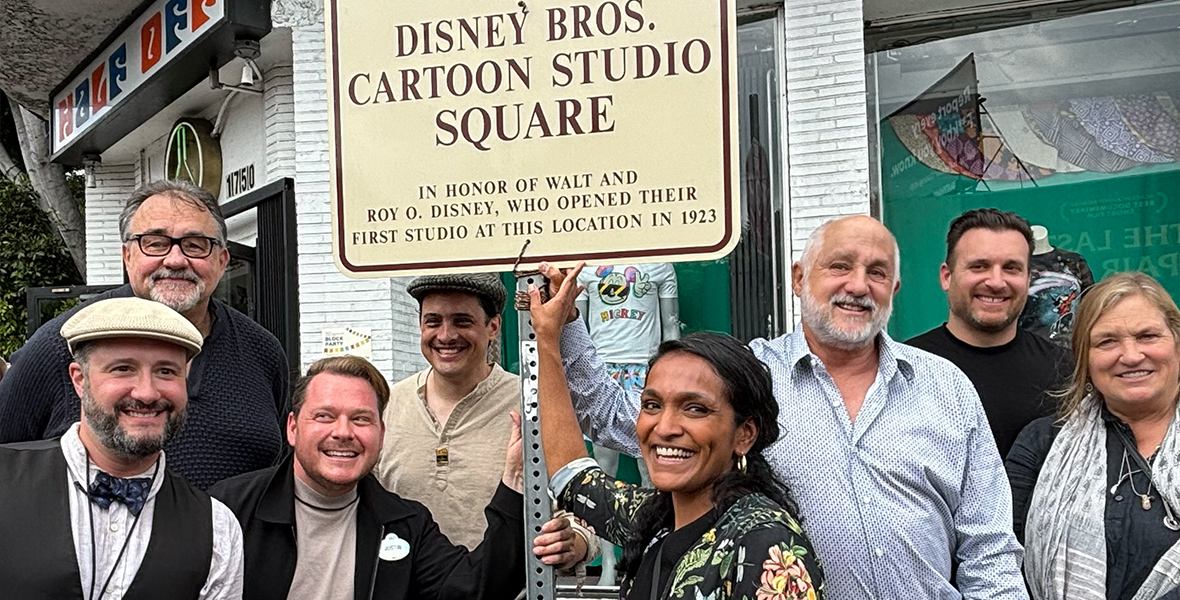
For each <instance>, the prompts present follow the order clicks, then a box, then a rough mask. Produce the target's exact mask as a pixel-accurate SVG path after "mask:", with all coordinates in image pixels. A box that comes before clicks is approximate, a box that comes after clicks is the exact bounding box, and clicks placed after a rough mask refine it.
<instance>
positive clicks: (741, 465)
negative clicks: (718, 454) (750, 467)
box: [737, 454, 746, 475]
mask: <svg viewBox="0 0 1180 600" xmlns="http://www.w3.org/2000/svg"><path fill="white" fill-rule="evenodd" d="M737 469H738V471H739V472H741V474H742V475H745V474H746V455H745V454H739V455H738V459H737Z"/></svg>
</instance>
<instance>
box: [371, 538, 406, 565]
mask: <svg viewBox="0 0 1180 600" xmlns="http://www.w3.org/2000/svg"><path fill="white" fill-rule="evenodd" d="M409 554H410V543H409V542H407V541H405V540H403V539H401V538H400V537H398V536H397V534H396V533H391V534H389V535H386V536H385V539H383V540H381V550H380V551H379V552H378V553H377V557H378V558H380V559H381V560H401V559H403V558H405V557H406V556H408V555H409Z"/></svg>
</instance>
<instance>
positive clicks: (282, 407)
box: [0, 181, 291, 489]
mask: <svg viewBox="0 0 1180 600" xmlns="http://www.w3.org/2000/svg"><path fill="white" fill-rule="evenodd" d="M119 233H120V236H121V239H122V242H123V245H122V251H123V266H124V267H125V268H126V271H127V280H128V281H129V283H128V284H127V285H124V286H121V287H118V288H115V289H113V290H110V291H108V292H104V293H102V294H100V295H98V296H96V297H95V298H93V299H91V300H89V301H88V302H90V303H93V302H96V301H98V300H103V299H106V298H116V297H117V298H123V297H131V296H134V297H137V298H143V299H145V300H154V301H156V302H159V303H161V304H163V305H164V306H167V307H168V308H171V309H172V310H174V311H176V312H178V313H180V314H181V315H183V316H184V318H185V319H187V320H188V321H189V322H190V323H192V325H193V326H194V327H196V328H197V330H198V331H200V332H201V335H202V337H203V338H204V344H203V347H204V351H203V352H201V354H200V356H198V357H197V358H196V359H195V360H193V362H192V365H191V372H190V374H189V377H188V398H189V402H191V403H192V410H191V411H189V412H190V417H189V422H188V427H185V428H184V431H182V432H181V433H180V435H178V436H177V437H176V438H175V439H173V440H172V442H171V444H169V446H168V456H169V459H170V460H171V462H172V467H173V469H174V470H175V471H176V472H177V473H178V474H179V475H181V476H183V477H184V478H185V479H187V480H188V481H189V483H192V484H193V485H195V486H197V487H199V488H201V489H206V488H208V487H209V486H211V485H213V484H214V483H216V482H218V481H220V480H222V479H225V478H227V477H232V476H234V475H237V474H240V473H245V472H247V471H253V470H255V469H260V468H262V467H267V466H270V465H273V464H274V463H275V461H276V460H277V459H278V458H279V455H280V453H282V451H283V449H284V448H285V447H286V444H284V442H283V429H284V428H285V427H286V421H285V419H286V418H287V412H288V407H289V398H288V390H289V385H290V379H291V376H290V366H289V365H288V364H287V358H286V355H285V354H284V352H283V349H282V346H280V345H279V341H278V340H277V339H276V338H275V336H274V335H272V334H271V333H270V332H268V331H267V330H266V329H263V327H262V326H261V325H259V324H258V323H255V322H254V321H252V320H250V318H249V317H247V316H246V315H244V314H242V313H240V312H238V311H236V310H234V309H233V308H231V307H229V306H227V305H226V304H224V303H222V302H220V301H218V300H215V299H214V298H213V297H212V296H213V291H214V289H216V288H217V284H218V282H219V281H220V280H221V277H222V275H223V274H224V273H225V268H226V265H227V264H228V262H229V251H228V250H226V243H227V242H226V225H225V218H224V217H223V216H222V214H221V208H220V206H219V205H218V204H217V198H215V197H213V195H212V194H210V193H209V192H208V191H205V190H203V189H201V188H199V187H197V186H195V185H193V184H192V183H189V182H187V181H158V182H154V183H149V184H147V185H144V186H143V187H141V188H139V189H137V190H135V192H133V193H132V194H131V196H130V197H129V198H128V199H127V203H126V205H125V206H124V208H123V212H122V214H121V215H120V216H119ZM83 306H85V305H83ZM77 310H78V309H77V308H74V309H71V310H70V311H69V312H66V313H65V314H62V315H59V316H58V317H56V318H54V319H52V320H50V321H49V322H47V323H45V324H44V325H42V326H41V328H40V329H38V330H37V331H36V333H34V334H33V335H32V337H30V338H29V340H28V341H27V342H25V345H24V346H23V347H22V348H21V349H20V350H18V351H17V352H16V353H15V354H13V356H12V368H11V369H10V370H9V372H8V374H7V375H6V376H5V377H4V379H3V380H2V381H0V443H8V442H27V441H32V440H44V439H50V438H53V437H57V436H59V435H61V434H62V432H64V431H65V430H66V428H67V427H69V426H70V424H72V423H73V422H74V421H77V420H78V402H79V399H78V396H77V394H75V393H74V388H73V385H72V384H71V383H70V380H69V378H68V377H66V366H67V365H69V364H70V360H71V357H70V353H69V350H68V349H67V348H66V344H65V340H63V339H62V336H60V335H58V331H59V330H60V329H61V326H62V324H63V323H65V321H66V319H69V318H70V317H71V316H72V315H73V313H74V312H75V311H77Z"/></svg>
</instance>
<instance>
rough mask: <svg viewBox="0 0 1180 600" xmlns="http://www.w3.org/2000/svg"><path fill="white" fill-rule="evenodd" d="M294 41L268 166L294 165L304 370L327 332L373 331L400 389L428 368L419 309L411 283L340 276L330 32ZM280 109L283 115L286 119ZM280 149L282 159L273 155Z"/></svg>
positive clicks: (308, 33)
mask: <svg viewBox="0 0 1180 600" xmlns="http://www.w3.org/2000/svg"><path fill="white" fill-rule="evenodd" d="M291 34H292V35H291V38H292V49H293V55H294V59H293V61H292V62H293V64H292V66H291V68H290V84H291V90H292V110H291V111H290V112H289V113H287V114H280V115H279V116H277V117H276V119H275V120H274V123H275V125H276V126H275V127H273V128H271V127H268V140H267V141H268V161H269V160H271V159H272V158H273V159H275V160H276V161H277V163H278V164H279V165H284V164H287V165H289V166H287V167H286V168H288V169H290V171H291V172H292V173H293V174H294V176H295V194H296V201H295V205H296V213H297V222H298V228H299V249H298V260H299V278H300V280H299V283H300V303H299V313H300V332H301V338H302V339H301V343H300V350H301V353H302V356H301V362H302V363H303V364H304V365H305V366H306V365H308V364H310V363H311V362H312V361H314V360H315V359H317V358H319V352H320V344H321V341H322V337H321V336H322V332H323V329H324V328H327V327H339V326H344V325H357V326H362V327H371V328H372V331H373V363H374V364H375V365H376V366H377V368H378V369H380V370H381V372H382V373H383V374H384V375H385V376H386V377H387V378H388V379H389V380H390V381H391V382H395V381H398V380H400V379H402V378H403V377H405V376H406V375H408V374H410V373H411V372H413V371H415V370H417V369H418V368H420V365H421V364H422V356H421V353H420V352H419V351H418V344H417V334H418V330H417V305H416V304H413V305H408V304H407V303H406V302H405V300H404V298H399V296H401V297H405V298H408V295H407V294H405V284H404V282H403V283H401V284H400V285H399V284H397V283H395V281H396V280H390V279H351V278H348V277H345V276H344V275H343V274H341V273H340V272H339V271H337V270H336V267H335V263H334V261H333V259H332V244H331V242H332V229H331V204H330V202H331V198H330V197H329V185H328V182H329V173H328V104H327V97H328V96H327V83H326V80H325V73H326V70H325V64H324V29H323V24H322V23H312V24H301V25H296V26H294V27H293V28H292V32H291ZM279 104H280V110H279V111H277V112H279V113H281V102H280V103H279ZM279 125H282V126H281V127H279ZM272 135H273V138H272V137H271V136H272ZM272 141H273V142H274V144H275V146H276V151H277V152H279V153H280V154H279V155H276V154H272V151H271V150H270V147H271V142H272ZM286 147H291V148H293V149H297V151H295V150H293V151H292V152H291V154H292V156H291V157H290V158H289V159H287V158H286V157H285V156H282V155H281V153H282V152H283V151H285V150H286ZM284 161H287V162H284ZM280 168H281V167H280ZM410 302H412V299H410Z"/></svg>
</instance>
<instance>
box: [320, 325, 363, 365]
mask: <svg viewBox="0 0 1180 600" xmlns="http://www.w3.org/2000/svg"><path fill="white" fill-rule="evenodd" d="M321 333H322V339H323V352H322V356H323V357H324V358H328V357H331V356H345V355H351V356H359V357H361V358H364V359H372V358H373V329H372V328H371V327H340V328H332V329H324V330H323V331H322V332H321Z"/></svg>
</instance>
